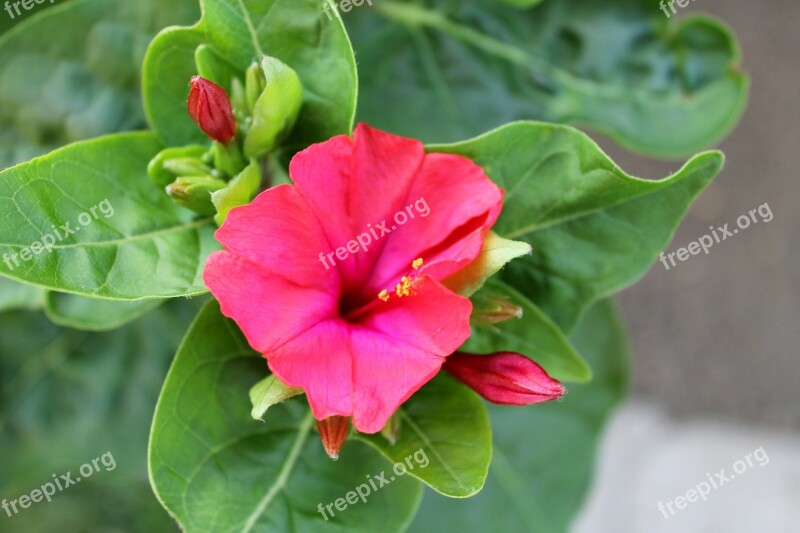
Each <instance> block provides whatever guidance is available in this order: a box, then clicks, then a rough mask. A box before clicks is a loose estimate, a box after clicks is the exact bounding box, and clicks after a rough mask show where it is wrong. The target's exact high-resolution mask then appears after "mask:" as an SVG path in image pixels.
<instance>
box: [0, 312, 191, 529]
mask: <svg viewBox="0 0 800 533" xmlns="http://www.w3.org/2000/svg"><path fill="white" fill-rule="evenodd" d="M196 309H197V305H196V303H195V302H191V301H187V300H173V301H170V302H169V303H167V304H166V305H165V306H164V307H163V308H161V309H157V310H155V311H154V312H153V313H151V314H149V315H148V316H146V317H144V318H142V319H141V320H138V321H136V322H134V323H132V324H130V325H128V326H126V327H124V328H122V329H119V330H117V331H114V332H113V333H86V332H82V331H74V330H67V329H63V328H60V327H57V326H55V325H53V324H51V323H50V322H49V321H48V320H47V319H46V318H45V317H44V315H43V314H41V313H23V312H16V313H6V314H3V316H2V320H0V449H2V450H3V461H0V493H2V494H3V497H8V499H9V500H11V499H13V498H17V497H18V496H20V495H22V494H29V493H30V492H31V490H32V489H35V488H38V487H40V486H41V485H42V484H43V483H47V482H48V481H49V480H52V476H53V474H64V473H66V472H72V479H73V480H74V479H75V478H76V477H77V476H78V475H79V468H80V467H81V465H83V464H85V463H90V462H91V461H92V459H94V458H98V457H100V456H101V455H103V454H105V453H106V452H111V455H112V456H113V459H114V462H115V464H116V466H115V467H113V469H108V468H109V467H107V466H105V465H104V464H103V463H100V468H99V471H98V472H96V473H95V474H93V475H92V476H91V477H90V478H83V479H82V480H81V481H80V482H79V483H78V484H76V485H73V486H71V487H69V489H67V490H64V491H60V492H57V493H56V495H55V496H53V498H52V501H51V502H49V503H47V502H42V503H39V504H37V505H34V506H33V508H29V509H27V510H21V509H20V508H19V506H18V507H17V508H18V509H19V510H20V512H19V513H18V514H15V515H14V516H13V517H8V516H6V514H5V512H3V518H2V519H3V520H4V521H5V522H3V524H4V525H3V530H4V531H20V532H27V531H126V532H130V533H150V532H153V531H173V530H175V524H174V522H173V521H172V520H171V519H170V518H169V516H168V515H167V513H165V512H164V511H163V509H161V507H160V506H159V505H158V502H157V500H156V499H155V497H154V496H153V495H152V491H151V490H150V487H149V485H148V483H147V462H146V456H147V431H148V429H149V427H150V423H151V420H152V414H153V409H154V408H155V404H156V399H157V396H158V391H159V389H160V387H161V383H162V382H163V380H164V376H166V373H167V368H168V366H169V363H170V361H171V360H172V357H173V355H174V353H175V350H176V349H177V346H178V344H179V343H180V337H181V335H182V333H183V332H184V331H185V329H186V327H187V326H188V324H189V323H190V321H191V317H192V315H193V314H194V313H196ZM106 464H110V463H106Z"/></svg>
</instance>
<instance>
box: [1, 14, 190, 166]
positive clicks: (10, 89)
mask: <svg viewBox="0 0 800 533" xmlns="http://www.w3.org/2000/svg"><path fill="white" fill-rule="evenodd" d="M45 5H46V6H49V5H50V4H45ZM35 7H36V9H37V12H36V14H33V15H32V16H30V17H29V18H27V19H26V20H25V21H23V22H19V23H17V24H16V25H15V27H14V28H13V29H11V30H10V31H9V32H8V33H6V34H4V35H3V36H2V38H0V168H2V167H3V166H8V165H11V164H14V163H18V162H20V161H25V160H28V159H30V158H32V157H35V156H38V155H41V154H43V153H46V152H48V151H50V150H53V149H55V148H57V147H59V146H62V145H64V144H66V143H69V142H72V141H76V140H81V139H86V138H90V137H95V136H98V135H103V134H106V133H113V132H117V131H122V130H130V129H135V128H139V127H142V126H143V125H144V124H145V121H144V113H143V111H142V109H141V102H140V96H139V83H140V82H139V80H140V66H141V62H142V58H143V57H144V52H145V50H146V49H147V45H148V43H149V42H150V39H151V38H152V36H153V35H154V34H155V33H156V32H157V31H158V30H160V29H161V28H163V27H164V26H166V25H169V24H185V23H188V22H191V21H192V20H195V19H196V18H197V16H198V13H199V9H198V2H197V0H170V1H169V2H163V1H160V0H137V1H136V2H121V1H119V0H74V1H70V2H64V3H62V2H61V0H59V3H58V5H55V6H53V7H48V8H47V9H44V7H45V6H39V5H36V6H35ZM2 15H3V17H5V15H6V13H5V12H2Z"/></svg>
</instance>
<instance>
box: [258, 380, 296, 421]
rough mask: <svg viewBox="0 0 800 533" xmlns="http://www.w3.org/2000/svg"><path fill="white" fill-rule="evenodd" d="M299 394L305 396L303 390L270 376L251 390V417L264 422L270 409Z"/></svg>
mask: <svg viewBox="0 0 800 533" xmlns="http://www.w3.org/2000/svg"><path fill="white" fill-rule="evenodd" d="M299 394H303V389H298V388H296V387H289V386H288V385H285V384H284V383H283V382H282V381H281V380H279V379H278V378H276V377H275V375H274V374H270V375H269V377H266V378H264V379H262V380H261V381H259V382H258V383H256V384H255V385H253V388H251V389H250V403H252V404H253V410H252V411H250V416H252V417H253V419H254V420H264V414H265V413H266V412H267V410H268V409H269V408H270V407H272V406H273V405H277V404H279V403H281V402H283V401H284V400H288V399H289V398H291V397H293V396H297V395H299Z"/></svg>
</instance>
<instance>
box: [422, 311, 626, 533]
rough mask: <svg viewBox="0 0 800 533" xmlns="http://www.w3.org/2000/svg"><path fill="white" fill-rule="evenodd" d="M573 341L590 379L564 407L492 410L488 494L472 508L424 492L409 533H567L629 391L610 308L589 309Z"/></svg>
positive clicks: (621, 336)
mask: <svg viewBox="0 0 800 533" xmlns="http://www.w3.org/2000/svg"><path fill="white" fill-rule="evenodd" d="M571 340H572V342H573V343H575V345H576V346H577V347H578V349H579V350H580V352H581V353H582V354H583V355H584V356H585V357H586V359H587V360H588V361H589V362H590V363H591V365H592V367H593V368H594V369H595V377H594V379H593V380H592V381H591V382H590V383H588V384H586V385H573V386H571V387H570V389H569V392H568V394H567V395H566V396H565V397H564V399H563V401H558V402H551V403H547V404H540V405H535V406H531V407H525V408H520V407H504V406H491V407H490V414H491V419H492V427H493V430H494V432H493V440H494V453H493V457H492V466H491V468H490V470H489V477H488V479H487V481H486V487H485V488H484V489H483V491H482V492H481V493H480V494H479V495H477V496H476V497H475V498H472V499H470V500H469V501H460V500H451V499H447V498H442V497H441V496H439V495H438V494H435V493H433V492H430V491H428V492H426V494H425V498H424V499H423V504H422V507H421V509H420V512H419V514H418V515H417V518H416V520H415V521H414V523H413V524H412V526H411V528H410V529H409V531H410V532H412V533H422V532H428V531H437V532H438V533H462V532H464V531H503V532H508V533H562V532H566V531H568V529H569V526H570V524H571V522H572V519H573V518H574V516H575V515H576V513H577V512H578V510H579V509H580V507H581V504H582V502H583V499H584V497H585V495H586V493H587V491H588V489H589V486H590V483H591V479H592V471H593V464H594V460H595V455H596V450H597V446H598V442H599V439H600V436H601V434H602V431H603V428H604V427H605V424H606V422H607V420H608V416H609V415H610V414H611V412H612V410H613V409H614V407H615V406H616V405H617V404H618V402H619V401H620V400H621V399H622V397H623V395H624V391H625V389H626V383H627V377H626V376H627V347H626V344H625V335H624V331H623V330H622V328H621V326H620V323H619V320H618V318H617V316H616V313H615V310H614V306H613V305H612V304H611V302H609V301H603V302H601V303H599V304H597V305H595V306H594V307H592V308H591V309H590V310H589V311H588V312H587V313H586V315H585V316H584V318H583V320H582V321H581V323H580V325H579V326H578V328H577V329H576V331H575V333H574V334H573V335H572V337H571ZM445 517H446V518H445Z"/></svg>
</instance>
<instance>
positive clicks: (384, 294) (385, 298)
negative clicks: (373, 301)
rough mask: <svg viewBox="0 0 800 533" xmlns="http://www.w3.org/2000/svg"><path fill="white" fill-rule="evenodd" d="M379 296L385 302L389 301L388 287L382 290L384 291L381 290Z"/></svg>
mask: <svg viewBox="0 0 800 533" xmlns="http://www.w3.org/2000/svg"><path fill="white" fill-rule="evenodd" d="M378 298H380V299H381V300H383V301H384V302H388V301H389V291H387V290H386V289H383V290H382V291H381V292H380V293H379V294H378Z"/></svg>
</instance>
